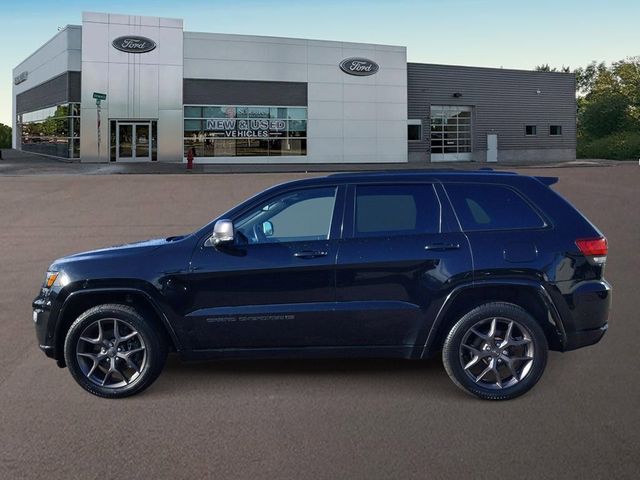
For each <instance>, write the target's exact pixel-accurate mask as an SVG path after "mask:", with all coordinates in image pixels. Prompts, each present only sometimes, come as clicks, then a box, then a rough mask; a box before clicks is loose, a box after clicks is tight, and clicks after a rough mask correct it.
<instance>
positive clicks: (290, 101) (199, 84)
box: [182, 78, 307, 107]
mask: <svg viewBox="0 0 640 480" xmlns="http://www.w3.org/2000/svg"><path fill="white" fill-rule="evenodd" d="M182 92H183V96H184V104H185V105H261V106H264V105H270V106H280V107H301V106H305V107H306V106H307V84H306V83H303V82H261V81H255V80H254V81H251V80H207V79H199V78H185V79H184V81H183V87H182Z"/></svg>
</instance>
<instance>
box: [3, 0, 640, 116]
mask: <svg viewBox="0 0 640 480" xmlns="http://www.w3.org/2000/svg"><path fill="white" fill-rule="evenodd" d="M5 2H6V3H5ZM0 8H1V10H2V13H3V15H2V19H3V22H2V23H3V25H2V28H1V29H0V123H4V124H6V125H11V124H12V118H11V86H12V82H13V76H12V70H13V68H14V67H15V66H16V65H17V64H19V63H20V62H21V61H22V60H23V59H24V58H26V57H27V56H28V55H30V54H31V53H32V52H33V51H35V50H36V49H37V48H38V47H40V46H41V45H42V44H44V43H45V42H46V41H47V40H49V39H50V38H51V37H52V36H53V35H55V33H56V32H57V29H58V27H62V26H65V25H67V24H72V25H73V24H75V25H80V24H81V23H82V15H81V13H82V11H94V12H109V13H124V14H129V15H150V16H163V17H173V18H182V19H184V28H185V30H187V31H203V32H217V33H240V34H255V35H272V36H284V37H299V38H312V39H322V40H340V41H351V42H365V43H382V44H390V45H404V46H406V47H407V57H408V60H409V61H411V62H424V63H441V64H451V65H473V66H487V67H504V68H520V69H532V68H533V67H535V66H536V65H539V64H544V63H548V64H550V65H554V66H562V65H567V66H570V67H571V68H575V67H578V66H584V65H587V64H588V63H590V62H591V61H593V60H597V61H605V62H607V63H610V62H613V61H617V60H621V59H623V58H626V57H629V56H635V55H640V28H638V19H639V18H640V1H639V0H609V1H602V0H598V1H594V0H529V1H523V0H438V1H436V0H368V1H366V0H182V1H174V2H171V1H166V0H152V1H146V2H145V1H136V2H134V1H131V0H128V1H121V0H110V1H87V0H84V1H79V0H68V1H67V0H56V1H51V0H33V1H30V0H22V1H20V2H14V1H11V2H10V1H9V0H0Z"/></svg>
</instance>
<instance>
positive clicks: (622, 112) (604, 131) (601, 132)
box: [578, 93, 630, 138]
mask: <svg viewBox="0 0 640 480" xmlns="http://www.w3.org/2000/svg"><path fill="white" fill-rule="evenodd" d="M628 110H629V100H628V99H627V98H626V97H625V96H624V95H622V94H621V93H611V94H608V95H603V94H600V95H596V96H594V97H593V98H591V99H590V100H589V101H587V102H585V103H583V104H582V106H581V108H580V111H579V114H578V124H579V126H580V132H581V133H584V134H585V135H587V136H588V137H590V138H600V137H604V136H607V135H611V134H612V133H615V132H619V131H623V130H626V129H627V127H628V126H629V123H630V118H629V115H628Z"/></svg>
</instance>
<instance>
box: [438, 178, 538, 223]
mask: <svg viewBox="0 0 640 480" xmlns="http://www.w3.org/2000/svg"><path fill="white" fill-rule="evenodd" d="M445 188H446V190H447V193H448V194H449V197H450V198H451V203H453V208H454V209H455V211H456V214H457V215H458V219H459V220H460V224H461V225H462V229H463V230H465V231H473V230H508V229H523V228H541V227H544V226H545V225H546V223H545V221H544V220H543V219H542V218H541V217H540V215H538V213H537V212H536V211H535V210H534V209H533V207H532V206H531V205H530V204H529V203H528V202H527V201H526V200H525V199H524V198H523V197H522V196H521V195H520V194H519V193H517V192H516V191H515V190H513V189H511V188H509V187H507V186H504V185H493V184H476V183H450V184H446V185H445Z"/></svg>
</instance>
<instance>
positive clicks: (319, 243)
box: [184, 185, 345, 349]
mask: <svg viewBox="0 0 640 480" xmlns="http://www.w3.org/2000/svg"><path fill="white" fill-rule="evenodd" d="M344 190H345V187H338V186H334V185H330V186H321V187H313V188H303V189H296V190H292V191H287V192H284V193H280V194H277V195H275V196H274V197H272V198H270V199H268V200H266V201H263V202H261V203H259V204H258V205H255V206H254V207H252V208H249V209H248V211H245V212H243V213H241V214H239V215H238V216H237V217H236V218H233V219H232V220H233V221H234V228H235V241H234V242H233V244H231V245H229V246H220V247H216V246H212V245H209V244H208V243H207V242H205V243H204V244H202V245H201V246H200V247H199V248H197V249H196V251H195V253H194V255H193V258H192V262H191V269H190V273H189V275H188V279H187V280H186V282H185V283H186V285H185V287H186V289H187V291H188V292H189V295H188V298H189V300H190V304H189V306H188V308H187V309H186V310H187V312H186V315H185V317H184V319H185V322H186V323H187V324H188V325H189V326H190V330H191V338H192V343H193V348H194V349H218V348H280V347H304V346H310V345H318V344H326V334H327V332H326V330H325V329H326V324H325V322H327V321H328V320H329V319H330V316H331V315H332V310H333V308H332V307H333V303H334V302H335V258H336V252H337V240H336V235H338V234H339V233H340V230H341V223H342V214H343V208H342V207H343V203H344V198H343V197H344Z"/></svg>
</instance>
